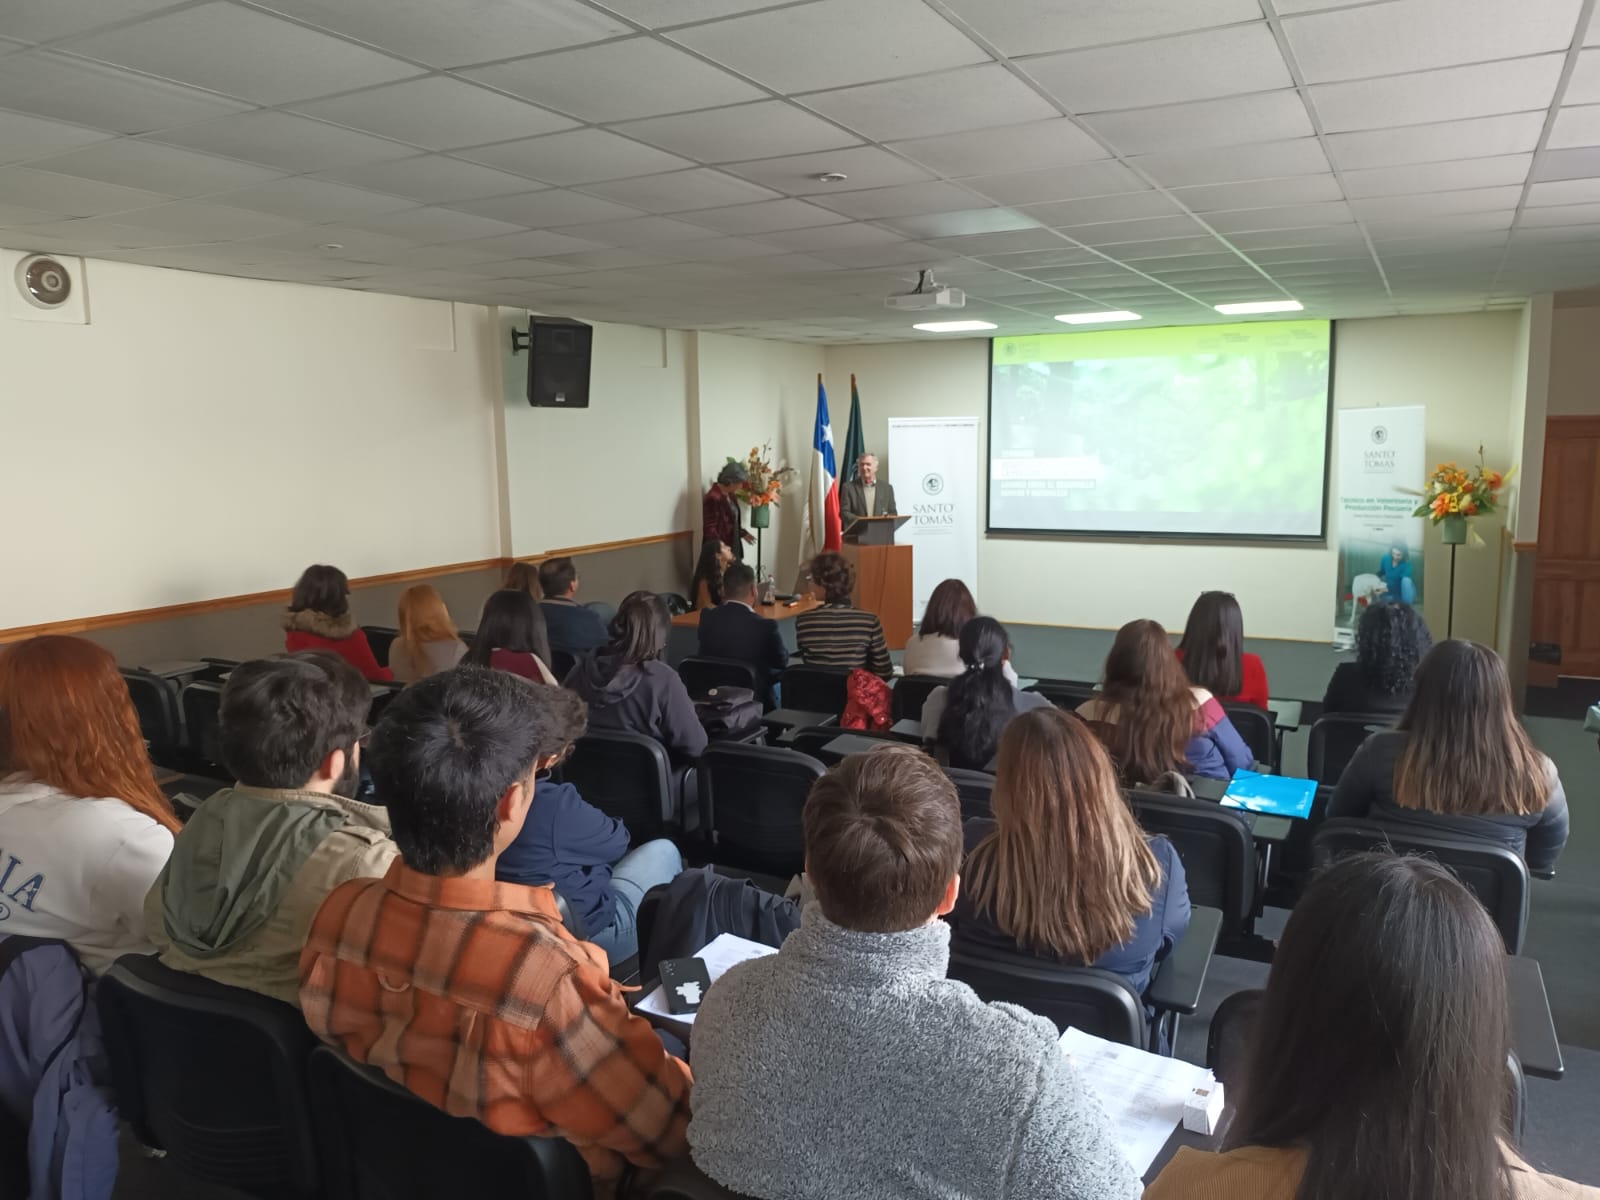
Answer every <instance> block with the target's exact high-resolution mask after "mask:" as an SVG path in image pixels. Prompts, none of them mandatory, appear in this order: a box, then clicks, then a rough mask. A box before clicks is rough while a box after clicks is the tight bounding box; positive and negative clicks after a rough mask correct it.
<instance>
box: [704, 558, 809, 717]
mask: <svg viewBox="0 0 1600 1200" xmlns="http://www.w3.org/2000/svg"><path fill="white" fill-rule="evenodd" d="M722 590H723V597H724V598H723V601H722V603H721V604H719V605H717V606H716V607H715V608H710V609H707V610H706V611H705V612H703V613H701V614H700V653H701V654H703V655H706V656H707V657H710V658H731V659H736V660H737V661H739V662H743V663H749V664H750V666H751V667H753V668H754V669H755V673H756V695H757V696H758V697H763V696H765V697H770V698H771V699H772V700H773V702H774V703H776V700H777V688H778V681H779V679H781V678H782V676H783V669H784V667H786V666H788V665H789V648H788V647H787V646H785V645H784V644H783V634H782V632H781V631H780V630H779V629H778V623H777V622H776V621H774V620H773V619H772V618H771V617H763V616H762V615H761V614H760V613H758V612H756V610H755V603H756V573H755V571H753V570H752V569H751V568H750V567H748V566H746V565H745V564H744V563H742V562H741V563H734V564H732V565H731V566H729V567H728V569H727V570H726V571H725V572H723V576H722Z"/></svg>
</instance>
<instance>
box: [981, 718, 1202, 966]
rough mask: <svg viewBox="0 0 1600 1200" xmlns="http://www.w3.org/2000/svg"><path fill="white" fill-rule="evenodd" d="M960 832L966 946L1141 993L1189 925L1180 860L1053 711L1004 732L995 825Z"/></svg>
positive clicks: (1090, 747)
mask: <svg viewBox="0 0 1600 1200" xmlns="http://www.w3.org/2000/svg"><path fill="white" fill-rule="evenodd" d="M965 835H966V845H967V854H966V861H965V862H964V863H963V865H962V868H961V896H960V898H959V899H958V901H957V903H956V908H955V913H954V915H953V917H952V920H953V921H954V922H955V924H956V928H957V930H958V931H959V933H960V936H962V937H963V938H972V939H973V940H975V941H981V942H986V943H989V944H992V945H1000V946H1004V947H1007V948H1011V949H1017V950H1021V951H1023V952H1024V953H1028V954H1035V955H1038V956H1040V957H1042V958H1050V959H1055V960H1057V961H1059V962H1063V963H1069V964H1074V965H1078V966H1093V967H1100V968H1101V969H1103V970H1107V971H1115V972H1116V973H1117V974H1119V975H1121V976H1123V977H1124V978H1126V979H1127V981H1128V982H1129V983H1131V984H1132V985H1133V987H1134V989H1135V990H1136V991H1138V992H1139V993H1140V995H1143V994H1144V991H1145V989H1146V988H1147V987H1149V986H1150V976H1151V975H1152V974H1153V973H1154V971H1155V965H1156V963H1157V962H1158V961H1159V960H1160V959H1161V958H1162V957H1164V956H1165V955H1166V954H1167V952H1168V951H1170V950H1171V949H1172V947H1173V946H1175V945H1176V944H1177V943H1178V940H1179V939H1180V938H1182V937H1183V934H1184V931H1185V930H1186V929H1188V928H1189V888H1188V884H1187V882H1186V880H1185V878H1184V873H1183V863H1182V862H1181V861H1180V860H1179V858H1178V854H1177V851H1175V850H1174V849H1173V848H1172V843H1171V842H1169V841H1168V840H1167V839H1166V838H1164V837H1155V838H1147V837H1146V836H1145V835H1144V832H1143V831H1142V830H1140V828H1139V825H1138V822H1137V821H1135V820H1134V818H1133V812H1132V810H1130V809H1129V807H1128V802H1127V801H1126V800H1125V799H1123V796H1122V792H1121V790H1120V789H1119V788H1118V786H1117V773H1116V771H1115V769H1114V768H1113V767H1112V765H1111V759H1110V756H1109V755H1107V753H1106V751H1105V749H1104V747H1102V746H1101V745H1100V742H1099V740H1098V739H1097V738H1096V737H1095V736H1094V734H1093V733H1091V732H1090V731H1089V729H1088V727H1087V726H1086V725H1084V723H1083V722H1082V721H1079V720H1077V719H1076V718H1074V717H1071V716H1069V715H1067V714H1066V713H1064V712H1062V711H1061V710H1060V709H1058V708H1055V707H1053V706H1052V707H1050V708H1039V709H1034V710H1032V711H1029V712H1025V713H1021V714H1019V715H1018V716H1017V717H1016V718H1015V719H1014V720H1013V721H1012V722H1011V723H1010V724H1009V725H1007V726H1006V731H1005V734H1004V736H1003V737H1002V738H1001V739H1000V761H999V770H998V772H997V774H996V777H995V786H994V819H993V820H992V821H985V820H979V819H976V818H974V819H973V820H970V821H968V822H967V823H966V828H965Z"/></svg>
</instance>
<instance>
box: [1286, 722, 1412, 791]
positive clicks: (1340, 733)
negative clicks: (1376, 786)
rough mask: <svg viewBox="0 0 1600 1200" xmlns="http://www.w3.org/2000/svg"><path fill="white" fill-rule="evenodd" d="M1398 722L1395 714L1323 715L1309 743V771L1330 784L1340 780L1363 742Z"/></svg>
mask: <svg viewBox="0 0 1600 1200" xmlns="http://www.w3.org/2000/svg"><path fill="white" fill-rule="evenodd" d="M1394 722H1395V718H1394V717H1391V716H1380V715H1377V714H1361V713H1335V714H1334V715H1332V716H1329V717H1320V718H1318V720H1317V723H1316V724H1315V725H1313V726H1312V727H1311V736H1310V741H1309V743H1308V744H1307V746H1306V774H1307V775H1309V776H1310V777H1311V778H1312V779H1315V780H1316V781H1317V782H1318V783H1325V784H1327V785H1328V786H1329V787H1332V786H1333V785H1334V784H1336V783H1338V782H1339V777H1340V776H1341V775H1343V774H1344V769H1345V768H1346V767H1348V766H1349V765H1350V760H1351V759H1352V758H1354V757H1355V756H1356V751H1357V750H1359V749H1360V748H1361V743H1362V742H1364V741H1366V740H1367V738H1369V737H1370V736H1371V735H1372V734H1373V733H1374V732H1375V731H1377V730H1379V729H1387V728H1389V727H1390V726H1391V725H1393V724H1394Z"/></svg>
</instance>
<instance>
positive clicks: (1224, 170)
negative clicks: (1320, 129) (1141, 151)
mask: <svg viewBox="0 0 1600 1200" xmlns="http://www.w3.org/2000/svg"><path fill="white" fill-rule="evenodd" d="M1129 165H1131V166H1133V167H1136V168H1137V169H1139V170H1140V171H1143V172H1144V173H1145V174H1146V175H1148V176H1150V178H1151V179H1154V180H1155V181H1156V182H1157V183H1159V184H1161V185H1162V186H1163V187H1191V186H1198V185H1202V184H1211V183H1234V182H1248V181H1250V180H1256V179H1279V178H1284V177H1288V176H1294V175H1320V174H1323V173H1324V172H1326V171H1328V170H1329V169H1330V167H1329V164H1328V157H1327V155H1326V154H1324V153H1323V151H1322V144H1321V143H1320V142H1319V141H1318V140H1317V139H1316V138H1314V137H1305V138H1297V139H1295V140H1294V141H1289V142H1258V143H1256V144H1255V145H1251V146H1222V147H1218V148H1217V149H1213V150H1169V151H1166V152H1165V153H1162V154H1145V155H1140V156H1138V157H1136V158H1133V159H1130V160H1129Z"/></svg>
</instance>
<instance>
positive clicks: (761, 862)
mask: <svg viewBox="0 0 1600 1200" xmlns="http://www.w3.org/2000/svg"><path fill="white" fill-rule="evenodd" d="M835 735H836V736H837V731H835ZM826 771H827V768H825V767H824V766H823V764H822V763H821V762H819V761H817V760H816V759H815V758H812V757H811V756H810V755H809V754H802V753H800V752H799V751H798V750H789V749H785V748H783V747H780V746H751V745H745V744H743V743H737V742H716V743H713V744H712V745H711V746H708V747H707V748H706V752H705V755H704V756H703V757H702V758H701V760H700V769H699V786H700V814H701V818H700V819H701V828H703V829H706V830H708V831H709V833H710V838H711V847H710V853H711V861H712V862H714V863H717V864H719V865H723V866H730V867H743V868H745V869H747V870H751V871H760V872H763V873H765V874H769V875H775V876H778V877H780V878H788V877H789V876H791V875H798V874H799V873H800V872H801V871H803V870H804V869H805V860H806V848H805V837H804V834H803V832H802V830H801V826H800V814H801V811H802V810H803V809H804V808H805V803H806V797H807V796H809V795H810V794H811V785H812V784H813V783H815V782H816V781H817V780H818V779H820V778H821V777H822V776H823V775H824V774H825V773H826Z"/></svg>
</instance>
